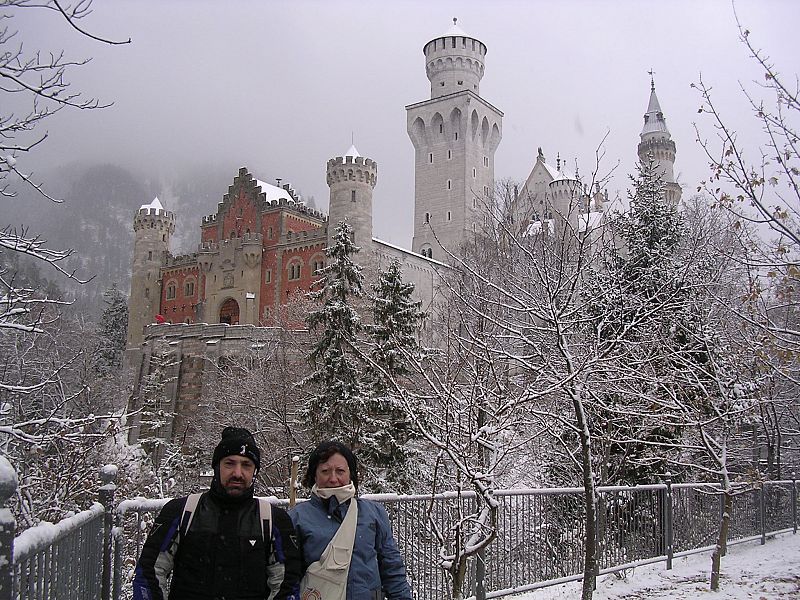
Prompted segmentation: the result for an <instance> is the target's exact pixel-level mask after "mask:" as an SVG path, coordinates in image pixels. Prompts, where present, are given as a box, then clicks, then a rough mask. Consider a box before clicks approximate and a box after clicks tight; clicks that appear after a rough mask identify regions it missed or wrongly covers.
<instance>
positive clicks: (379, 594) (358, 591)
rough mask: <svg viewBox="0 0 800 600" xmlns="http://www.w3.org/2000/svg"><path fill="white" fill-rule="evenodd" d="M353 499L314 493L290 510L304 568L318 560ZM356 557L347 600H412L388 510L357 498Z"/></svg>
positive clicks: (352, 565) (348, 583)
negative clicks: (327, 497) (341, 498)
mask: <svg viewBox="0 0 800 600" xmlns="http://www.w3.org/2000/svg"><path fill="white" fill-rule="evenodd" d="M350 502H352V500H348V501H347V502H345V503H343V504H339V503H338V501H337V500H336V498H330V499H329V500H327V501H326V500H322V499H321V498H319V497H317V496H315V495H313V494H312V496H311V499H310V500H308V501H307V502H301V503H300V504H298V505H297V506H295V507H294V508H293V509H291V510H290V511H289V516H290V517H291V518H292V522H293V523H294V526H295V529H296V530H297V534H298V536H299V538H300V542H301V546H302V548H303V563H304V569H305V567H307V566H308V565H309V564H311V563H312V562H315V561H317V560H319V557H320V556H321V555H322V552H323V551H324V550H325V547H326V546H327V545H328V543H329V542H330V541H331V539H332V538H333V536H334V534H335V533H336V530H337V529H339V524H340V523H341V522H342V520H343V519H344V516H345V515H346V514H347V507H348V506H349V504H350ZM353 546H354V547H353V555H352V556H353V558H352V561H351V562H350V571H349V573H348V576H347V600H382V599H383V598H387V599H388V600H411V588H410V587H409V585H408V581H407V580H406V568H405V565H404V564H403V558H402V557H401V556H400V551H399V550H398V549H397V545H396V544H395V543H394V538H393V537H392V528H391V526H390V525H389V516H388V515H387V514H386V509H385V508H384V507H383V506H382V505H380V504H378V503H377V502H373V501H372V500H364V499H363V498H359V499H358V522H357V525H356V539H355V542H354V544H353Z"/></svg>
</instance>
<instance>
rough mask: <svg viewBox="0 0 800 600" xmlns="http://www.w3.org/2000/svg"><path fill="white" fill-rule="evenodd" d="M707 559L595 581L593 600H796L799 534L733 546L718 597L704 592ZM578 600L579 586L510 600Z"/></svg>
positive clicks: (706, 556)
mask: <svg viewBox="0 0 800 600" xmlns="http://www.w3.org/2000/svg"><path fill="white" fill-rule="evenodd" d="M710 571H711V554H710V551H709V552H704V553H702V554H693V555H692V556H688V557H685V558H680V559H677V560H675V562H674V563H673V568H672V570H671V571H667V570H665V569H664V563H657V564H653V565H647V566H644V567H637V568H636V569H633V570H631V571H628V572H627V573H626V574H625V578H624V579H622V578H620V577H619V576H616V575H613V574H611V575H604V576H603V577H601V578H600V580H598V584H597V591H596V592H595V594H594V599H595V600H622V599H628V600H640V599H641V600H644V599H647V600H667V599H669V600H695V599H703V600H711V599H715V600H716V599H718V598H725V599H729V598H730V599H734V600H740V599H745V598H746V599H748V600H777V599H779V598H780V599H782V600H785V599H788V598H800V533H798V534H797V535H793V534H791V533H789V534H784V535H781V536H779V537H777V538H775V539H767V543H766V545H765V546H762V545H761V544H760V543H759V542H758V541H755V542H747V543H744V544H737V545H736V546H731V547H730V548H729V549H728V555H727V556H726V557H724V558H723V559H722V578H721V584H720V590H719V593H718V594H714V593H712V592H711V590H710V589H709V583H708V582H709V573H710ZM579 597H580V582H572V583H568V584H564V585H560V586H554V587H549V588H543V589H540V590H536V591H534V592H527V593H525V594H519V595H515V596H507V598H508V599H509V600H567V599H569V600H574V599H575V598H579Z"/></svg>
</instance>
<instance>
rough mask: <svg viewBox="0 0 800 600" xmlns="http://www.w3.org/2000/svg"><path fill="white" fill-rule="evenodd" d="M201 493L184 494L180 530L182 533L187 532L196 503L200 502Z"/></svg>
mask: <svg viewBox="0 0 800 600" xmlns="http://www.w3.org/2000/svg"><path fill="white" fill-rule="evenodd" d="M202 495H203V494H189V495H188V496H186V504H185V505H184V506H183V514H181V523H180V531H181V533H182V534H183V535H186V534H187V533H188V532H189V527H190V526H191V524H192V519H194V513H195V509H196V508H197V503H198V502H200V496H202Z"/></svg>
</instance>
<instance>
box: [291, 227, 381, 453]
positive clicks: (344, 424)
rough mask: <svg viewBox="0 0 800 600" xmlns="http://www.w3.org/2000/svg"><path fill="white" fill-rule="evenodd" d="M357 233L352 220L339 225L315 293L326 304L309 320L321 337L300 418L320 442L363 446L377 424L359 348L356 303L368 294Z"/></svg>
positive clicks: (366, 443) (319, 300)
mask: <svg viewBox="0 0 800 600" xmlns="http://www.w3.org/2000/svg"><path fill="white" fill-rule="evenodd" d="M351 232H352V230H351V229H350V227H349V226H348V225H347V223H346V222H342V223H339V225H338V226H337V227H336V232H335V234H334V238H333V243H332V244H331V246H330V247H329V248H328V249H327V250H326V256H327V260H326V265H325V268H324V269H323V271H322V277H321V278H320V279H319V281H318V282H317V283H316V284H315V288H316V289H314V290H312V292H310V294H309V295H310V297H311V298H312V299H313V300H316V301H317V302H319V303H320V306H319V308H318V309H317V310H315V311H313V312H311V313H310V314H309V315H308V317H307V319H306V321H307V323H308V327H309V329H310V330H311V331H312V332H315V333H318V334H319V335H320V337H319V338H318V339H317V341H316V343H315V344H314V347H313V349H312V351H311V354H310V356H309V360H310V362H311V366H312V368H313V372H312V373H311V375H309V376H308V377H306V378H305V379H304V380H303V384H304V386H305V387H306V388H307V389H308V390H309V391H310V396H309V397H308V399H307V401H306V405H305V406H304V408H303V410H302V411H301V414H300V417H301V420H302V422H303V423H304V424H305V425H306V426H307V427H308V428H309V429H310V430H311V433H312V436H313V437H314V438H315V439H316V440H321V439H325V438H328V439H332V438H335V439H338V440H340V441H341V442H342V443H344V444H347V445H348V446H350V447H351V448H353V449H360V448H361V447H363V446H365V445H369V443H370V442H369V439H368V437H369V432H370V431H373V430H374V427H373V424H372V422H371V420H370V419H369V416H370V410H369V409H368V403H369V397H370V390H369V386H368V385H367V384H366V381H365V379H364V364H363V362H362V361H361V360H360V359H359V357H358V354H357V351H356V348H357V346H358V335H359V333H360V332H361V330H362V325H361V318H360V317H359V314H358V312H357V311H356V308H355V306H354V303H355V301H357V300H358V299H360V298H362V296H363V275H362V274H361V267H360V266H359V265H357V264H356V263H355V262H353V259H352V256H353V255H354V254H356V253H357V252H358V251H359V250H360V248H359V247H358V246H356V245H355V244H354V243H353V241H352V238H351Z"/></svg>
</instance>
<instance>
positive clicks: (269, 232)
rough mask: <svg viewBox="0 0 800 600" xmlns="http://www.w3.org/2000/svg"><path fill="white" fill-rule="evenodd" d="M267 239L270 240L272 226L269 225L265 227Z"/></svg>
mask: <svg viewBox="0 0 800 600" xmlns="http://www.w3.org/2000/svg"><path fill="white" fill-rule="evenodd" d="M267 239H270V240H271V239H272V227H271V226H270V227H269V228H268V229H267Z"/></svg>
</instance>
